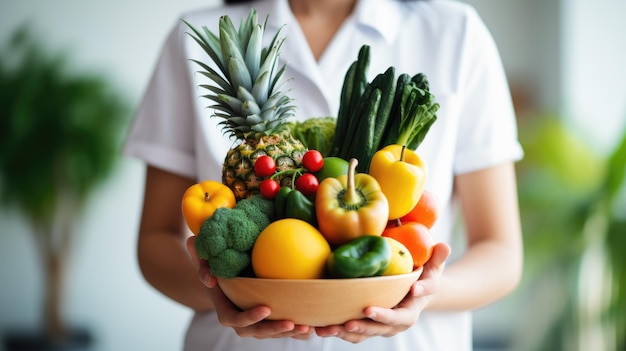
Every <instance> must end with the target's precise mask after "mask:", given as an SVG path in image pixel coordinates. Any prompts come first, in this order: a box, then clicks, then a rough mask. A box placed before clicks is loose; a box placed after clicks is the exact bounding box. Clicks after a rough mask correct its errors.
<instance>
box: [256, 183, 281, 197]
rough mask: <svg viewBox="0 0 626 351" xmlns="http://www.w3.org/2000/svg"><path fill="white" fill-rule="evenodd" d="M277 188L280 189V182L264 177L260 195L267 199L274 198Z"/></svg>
mask: <svg viewBox="0 0 626 351" xmlns="http://www.w3.org/2000/svg"><path fill="white" fill-rule="evenodd" d="M278 190H280V184H278V182H277V181H275V180H274V179H265V180H264V181H262V182H261V186H260V191H261V196H263V197H264V198H266V199H268V200H274V198H276V195H277V194H278Z"/></svg>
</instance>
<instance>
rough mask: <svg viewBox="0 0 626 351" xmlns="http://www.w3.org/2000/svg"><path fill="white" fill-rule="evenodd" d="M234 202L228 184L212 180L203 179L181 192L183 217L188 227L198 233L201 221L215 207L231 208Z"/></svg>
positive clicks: (208, 215) (213, 210)
mask: <svg viewBox="0 0 626 351" xmlns="http://www.w3.org/2000/svg"><path fill="white" fill-rule="evenodd" d="M235 203H236V201H235V194H234V193H233V191H232V190H231V189H230V188H229V187H228V186H226V185H224V184H222V183H220V182H217V181H214V180H205V181H203V182H200V183H198V184H194V185H192V186H190V187H189V188H187V190H186V191H185V193H184V194H183V200H182V210H183V217H184V218H185V222H186V223H187V226H188V227H189V229H190V230H191V231H192V232H193V233H194V234H198V232H200V227H201V226H202V223H204V221H206V219H207V218H209V217H211V216H212V215H213V213H214V212H215V210H216V209H218V208H219V207H228V208H233V207H235Z"/></svg>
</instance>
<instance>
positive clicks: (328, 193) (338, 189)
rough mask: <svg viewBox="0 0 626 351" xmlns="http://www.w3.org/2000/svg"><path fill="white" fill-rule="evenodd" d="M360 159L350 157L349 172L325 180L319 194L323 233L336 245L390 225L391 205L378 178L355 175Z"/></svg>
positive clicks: (316, 205) (317, 212)
mask: <svg viewBox="0 0 626 351" xmlns="http://www.w3.org/2000/svg"><path fill="white" fill-rule="evenodd" d="M357 163H358V162H357V160H356V159H352V160H350V165H349V169H348V174H347V175H341V176H339V177H337V178H332V177H331V178H326V179H324V180H323V181H322V182H321V183H320V185H319V188H318V189H317V194H316V196H315V212H316V216H317V223H318V227H319V230H320V232H321V233H322V235H324V237H325V238H326V240H328V242H329V243H331V244H332V245H341V244H344V243H346V242H348V241H350V240H352V239H355V238H357V237H360V236H363V235H381V234H382V232H383V231H384V230H385V226H386V225H387V218H388V215H389V205H388V203H387V199H386V198H385V195H384V194H383V192H382V191H381V190H380V186H379V185H378V182H377V181H376V179H374V178H373V177H372V176H370V175H368V174H365V173H360V174H355V169H356V166H357Z"/></svg>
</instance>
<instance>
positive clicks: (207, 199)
mask: <svg viewBox="0 0 626 351" xmlns="http://www.w3.org/2000/svg"><path fill="white" fill-rule="evenodd" d="M210 199H211V195H209V192H208V191H207V192H205V193H204V201H206V202H209V200H210Z"/></svg>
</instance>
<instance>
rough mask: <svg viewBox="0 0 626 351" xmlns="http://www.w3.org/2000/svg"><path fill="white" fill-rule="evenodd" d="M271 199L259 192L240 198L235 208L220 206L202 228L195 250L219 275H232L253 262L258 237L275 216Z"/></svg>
mask: <svg viewBox="0 0 626 351" xmlns="http://www.w3.org/2000/svg"><path fill="white" fill-rule="evenodd" d="M271 204H272V202H271V201H269V200H267V199H265V198H263V197H262V196H260V195H255V196H253V197H251V198H249V199H243V200H240V201H239V202H237V204H236V205H235V207H234V208H226V207H223V208H218V209H217V210H215V212H214V213H213V215H212V216H211V217H209V218H208V219H207V220H206V221H204V223H203V224H202V227H201V228H200V232H199V233H198V236H197V237H196V243H195V247H196V252H197V253H198V256H199V257H200V258H201V259H204V260H207V261H208V262H209V266H211V273H213V275H215V276H216V277H223V278H233V277H236V276H237V275H239V274H240V273H241V272H242V271H244V270H245V269H246V268H248V267H249V265H250V254H251V251H252V247H253V246H254V242H255V241H256V238H257V237H258V236H259V234H260V233H261V231H262V230H263V229H265V227H267V226H268V225H269V224H270V218H272V217H273V216H274V214H273V213H274V208H273V206H270V205H271Z"/></svg>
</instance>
